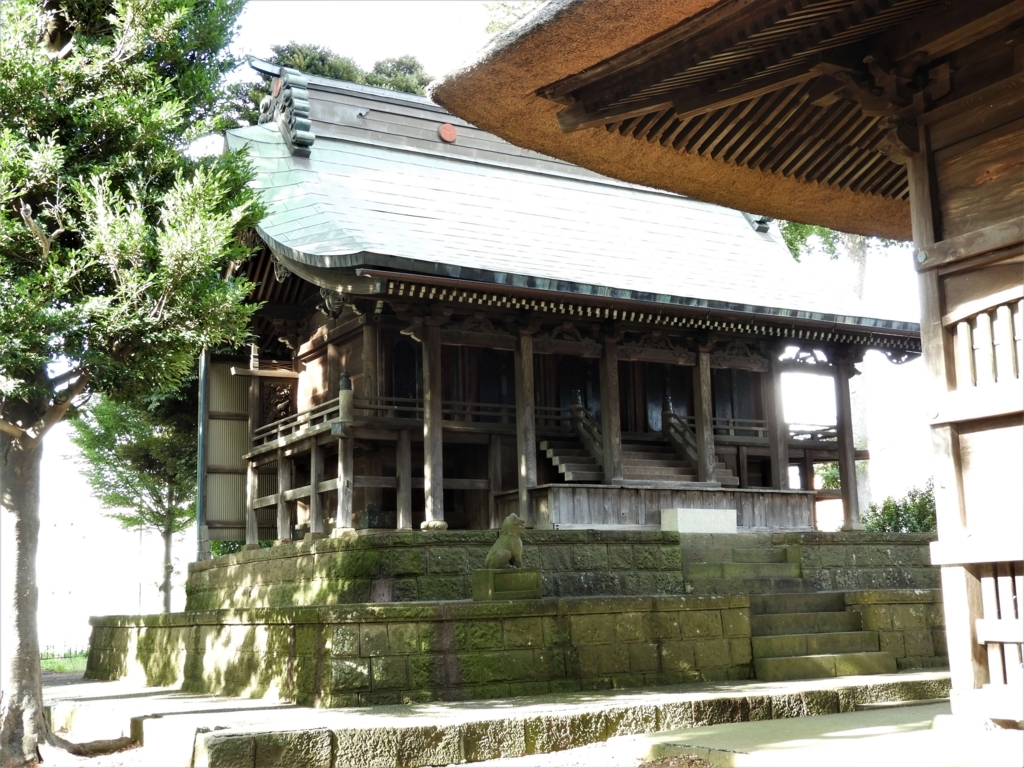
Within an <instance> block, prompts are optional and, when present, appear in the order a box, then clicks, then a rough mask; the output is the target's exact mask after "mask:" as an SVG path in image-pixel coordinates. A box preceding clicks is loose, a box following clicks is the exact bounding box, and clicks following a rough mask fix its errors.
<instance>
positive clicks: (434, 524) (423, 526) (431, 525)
mask: <svg viewBox="0 0 1024 768" xmlns="http://www.w3.org/2000/svg"><path fill="white" fill-rule="evenodd" d="M420 530H421V531H447V530H448V523H446V522H445V521H444V520H424V521H423V522H422V523H420Z"/></svg>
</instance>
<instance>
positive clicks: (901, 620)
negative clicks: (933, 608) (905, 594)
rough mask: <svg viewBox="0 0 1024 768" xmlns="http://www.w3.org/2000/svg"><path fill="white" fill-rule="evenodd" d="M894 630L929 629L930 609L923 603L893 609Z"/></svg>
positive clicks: (893, 607) (898, 606)
mask: <svg viewBox="0 0 1024 768" xmlns="http://www.w3.org/2000/svg"><path fill="white" fill-rule="evenodd" d="M890 610H891V612H892V628H893V629H927V628H928V607H927V606H926V605H923V604H921V603H918V604H913V603H911V604H903V605H894V606H892V607H891V609H890Z"/></svg>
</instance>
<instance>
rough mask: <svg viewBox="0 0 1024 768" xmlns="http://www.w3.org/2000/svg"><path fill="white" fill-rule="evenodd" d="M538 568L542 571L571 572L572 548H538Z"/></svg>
mask: <svg viewBox="0 0 1024 768" xmlns="http://www.w3.org/2000/svg"><path fill="white" fill-rule="evenodd" d="M538 551H539V553H540V568H541V570H543V571H547V572H551V571H571V570H572V548H571V547H566V546H544V547H539V548H538Z"/></svg>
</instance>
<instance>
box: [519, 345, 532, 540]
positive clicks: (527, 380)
mask: <svg viewBox="0 0 1024 768" xmlns="http://www.w3.org/2000/svg"><path fill="white" fill-rule="evenodd" d="M515 378H516V449H517V450H516V467H517V471H516V475H517V476H518V478H519V516H520V517H521V518H523V519H524V520H526V524H527V525H530V526H532V525H533V510H532V509H531V507H530V494H529V489H530V488H533V487H534V486H535V485H537V419H536V415H535V412H534V394H533V335H532V334H530V333H527V332H524V331H520V332H519V345H518V346H517V348H516V351H515Z"/></svg>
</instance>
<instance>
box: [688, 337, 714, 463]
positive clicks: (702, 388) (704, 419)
mask: <svg viewBox="0 0 1024 768" xmlns="http://www.w3.org/2000/svg"><path fill="white" fill-rule="evenodd" d="M693 400H694V408H695V410H696V414H695V415H696V418H697V425H696V426H697V479H698V480H699V481H700V482H702V483H710V482H712V481H713V480H714V479H715V431H714V428H713V426H712V418H713V417H714V412H713V410H712V407H711V353H710V352H707V351H705V350H703V349H699V350H698V351H697V365H696V366H694V369H693Z"/></svg>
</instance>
